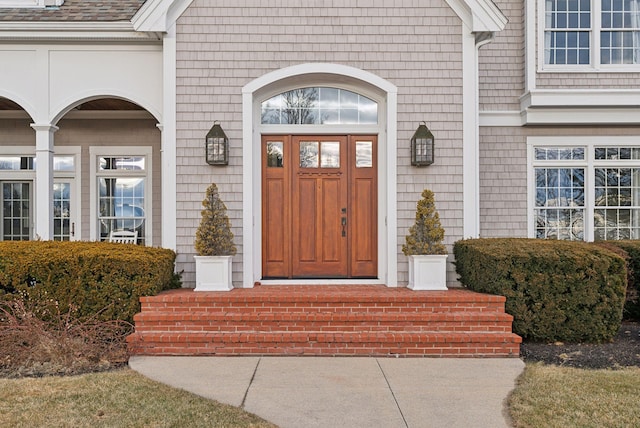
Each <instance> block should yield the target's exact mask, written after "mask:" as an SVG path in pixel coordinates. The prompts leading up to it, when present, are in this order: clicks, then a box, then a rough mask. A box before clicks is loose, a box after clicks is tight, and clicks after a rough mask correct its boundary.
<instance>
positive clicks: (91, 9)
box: [0, 0, 146, 22]
mask: <svg viewBox="0 0 640 428" xmlns="http://www.w3.org/2000/svg"><path fill="white" fill-rule="evenodd" d="M145 1H146V0H65V2H64V4H63V5H62V6H60V7H56V8H45V9H33V8H31V9H28V8H24V9H21V8H4V9H3V8H0V21H75V22H83V21H105V22H106V21H128V20H130V19H131V18H132V17H133V15H135V14H136V12H137V11H138V9H140V7H142V5H143V4H144V2H145Z"/></svg>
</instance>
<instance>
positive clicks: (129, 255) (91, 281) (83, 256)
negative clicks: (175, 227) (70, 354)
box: [0, 241, 179, 322]
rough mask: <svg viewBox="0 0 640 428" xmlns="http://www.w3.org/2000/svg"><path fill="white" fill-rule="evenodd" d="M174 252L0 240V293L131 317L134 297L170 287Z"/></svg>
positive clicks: (101, 315)
mask: <svg viewBox="0 0 640 428" xmlns="http://www.w3.org/2000/svg"><path fill="white" fill-rule="evenodd" d="M174 262H175V253H174V252H173V251H171V250H166V249H162V248H151V247H144V246H138V245H125V244H110V243H106V242H53V241H30V242H10V241H9V242H7V241H5V242H0V294H10V295H16V294H19V295H21V296H22V297H23V298H24V299H27V300H29V301H31V302H38V303H39V304H40V305H41V307H42V308H46V307H47V306H50V305H51V304H55V305H56V306H57V308H56V310H60V311H61V312H63V313H64V312H66V311H67V310H68V309H69V307H70V305H71V306H73V307H74V308H75V309H76V312H77V316H78V317H80V318H82V317H88V316H91V317H96V314H97V319H99V320H116V319H118V320H124V321H129V322H131V321H132V320H133V315H135V314H136V313H137V312H139V311H140V303H139V299H140V297H141V296H149V295H154V294H157V293H159V292H160V291H162V290H166V289H169V288H176V287H178V286H179V280H178V278H177V276H176V275H175V274H174Z"/></svg>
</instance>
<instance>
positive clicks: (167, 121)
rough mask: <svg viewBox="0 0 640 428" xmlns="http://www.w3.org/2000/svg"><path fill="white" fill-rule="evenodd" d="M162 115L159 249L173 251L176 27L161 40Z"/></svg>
mask: <svg viewBox="0 0 640 428" xmlns="http://www.w3.org/2000/svg"><path fill="white" fill-rule="evenodd" d="M162 69H163V74H162V76H163V82H162V85H163V88H162V91H163V100H162V104H163V114H162V124H159V125H158V128H159V129H160V131H161V132H162V136H161V157H162V160H161V165H162V168H161V170H162V177H161V181H162V247H164V248H169V249H172V250H174V251H175V250H176V247H177V241H176V240H177V238H176V234H177V226H176V216H177V211H176V210H177V208H176V206H177V196H176V192H177V190H176V189H177V188H176V174H177V169H176V26H175V24H173V25H172V26H171V27H169V29H168V30H167V33H166V34H165V35H164V38H163V53H162Z"/></svg>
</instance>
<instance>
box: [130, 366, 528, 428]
mask: <svg viewBox="0 0 640 428" xmlns="http://www.w3.org/2000/svg"><path fill="white" fill-rule="evenodd" d="M129 365H130V366H131V368H132V369H133V370H135V371H137V372H139V373H141V374H143V375H145V376H147V377H149V378H151V379H153V380H156V381H159V382H162V383H165V384H168V385H171V386H173V387H176V388H181V389H185V390H187V391H191V392H193V393H195V394H198V395H200V396H203V397H206V398H210V399H213V400H216V401H219V402H221V403H227V404H231V405H233V406H237V407H241V408H243V409H244V410H246V411H248V412H251V413H254V414H256V415H258V416H260V417H262V418H264V419H266V420H268V421H270V422H273V423H275V424H276V425H279V426H280V427H282V428H287V427H296V428H298V427H305V428H307V427H323V428H324V427H367V428H372V427H385V428H392V427H448V428H452V427H479V428H482V427H487V428H497V427H508V426H510V424H509V422H508V417H507V416H506V407H505V406H506V404H505V399H506V398H507V396H508V395H509V393H510V391H511V390H513V388H514V386H515V380H516V378H517V377H518V376H519V375H520V373H521V372H522V370H523V369H524V363H523V362H522V361H521V360H519V359H517V358H508V359H431V358H404V359H396V358H331V357H320V358H318V357H140V356H139V357H133V358H131V360H130V361H129Z"/></svg>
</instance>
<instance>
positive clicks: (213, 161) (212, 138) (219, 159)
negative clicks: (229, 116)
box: [205, 120, 229, 165]
mask: <svg viewBox="0 0 640 428" xmlns="http://www.w3.org/2000/svg"><path fill="white" fill-rule="evenodd" d="M205 150H206V157H207V163H208V164H209V165H229V139H228V138H227V135H226V134H225V133H224V131H223V130H222V127H220V123H218V121H217V120H216V121H215V122H213V127H212V128H211V129H210V130H209V132H208V133H207V139H206V143H205Z"/></svg>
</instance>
